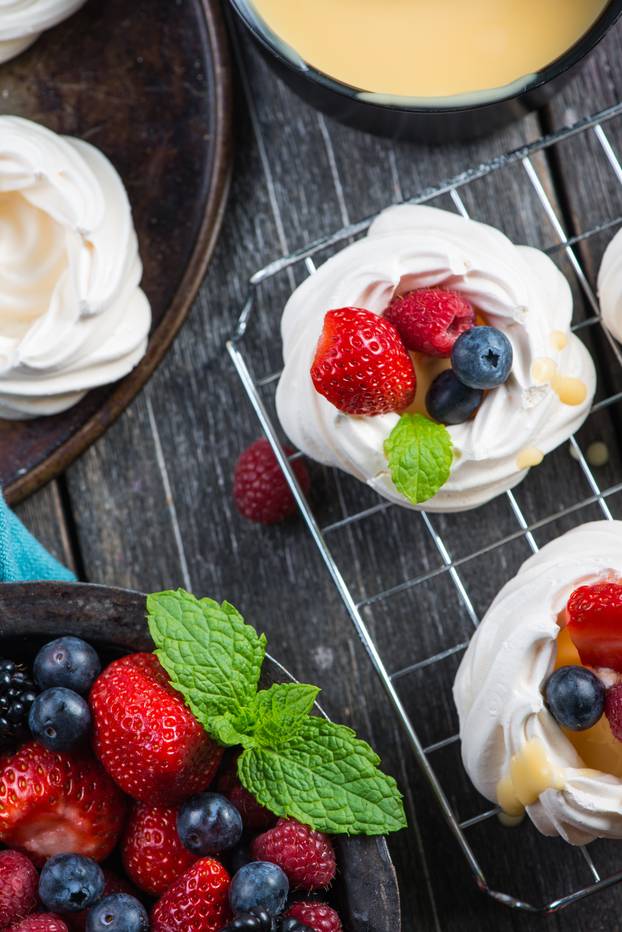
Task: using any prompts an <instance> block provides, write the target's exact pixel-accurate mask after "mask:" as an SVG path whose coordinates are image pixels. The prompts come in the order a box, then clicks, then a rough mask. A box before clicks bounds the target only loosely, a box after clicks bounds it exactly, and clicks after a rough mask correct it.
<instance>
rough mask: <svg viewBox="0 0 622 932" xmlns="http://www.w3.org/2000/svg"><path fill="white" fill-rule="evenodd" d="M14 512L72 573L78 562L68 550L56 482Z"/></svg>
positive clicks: (64, 515) (70, 545) (74, 555)
mask: <svg viewBox="0 0 622 932" xmlns="http://www.w3.org/2000/svg"><path fill="white" fill-rule="evenodd" d="M61 481H62V480H61ZM15 511H16V513H17V515H18V516H19V517H20V518H21V520H22V521H23V522H24V524H25V525H26V527H27V528H28V530H29V531H30V532H31V533H32V534H34V536H35V537H36V538H38V540H40V541H41V543H42V544H43V546H44V547H47V549H48V550H49V551H50V553H52V554H53V555H54V556H55V557H56V558H57V559H58V560H60V561H61V562H62V563H64V564H65V565H66V566H68V567H69V568H70V569H72V570H74V572H75V571H76V563H77V562H78V561H77V560H76V553H75V552H74V549H73V546H72V541H71V537H70V532H69V527H68V523H67V515H66V513H65V508H64V506H63V502H62V497H61V490H60V485H59V482H58V481H55V482H50V483H49V485H47V486H45V488H43V489H41V491H40V492H37V494H36V495H33V496H32V497H31V498H29V499H27V500H26V501H25V502H23V503H22V504H21V505H19V506H18V507H17V508H16V509H15Z"/></svg>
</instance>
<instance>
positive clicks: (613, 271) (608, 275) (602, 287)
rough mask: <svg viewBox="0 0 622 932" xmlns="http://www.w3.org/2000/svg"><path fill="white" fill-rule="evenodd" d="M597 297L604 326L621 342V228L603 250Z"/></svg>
mask: <svg viewBox="0 0 622 932" xmlns="http://www.w3.org/2000/svg"><path fill="white" fill-rule="evenodd" d="M598 297H599V299H600V310H601V314H602V319H603V323H604V325H605V327H606V328H607V330H608V331H609V332H610V333H611V334H612V335H613V336H614V337H615V338H616V340H619V341H620V342H622V230H619V232H618V233H616V235H615V236H614V237H613V239H612V240H611V242H610V243H609V245H608V246H607V248H606V250H605V254H604V256H603V261H602V262H601V265H600V269H599V272H598Z"/></svg>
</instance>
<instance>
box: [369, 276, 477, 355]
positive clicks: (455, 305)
mask: <svg viewBox="0 0 622 932" xmlns="http://www.w3.org/2000/svg"><path fill="white" fill-rule="evenodd" d="M384 317H385V319H386V320H390V321H391V323H392V324H393V325H394V326H395V327H396V328H397V330H398V332H399V334H400V336H401V338H402V340H403V341H404V345H405V346H406V348H407V349H409V350H413V351H415V352H418V353H426V354H427V355H428V356H444V357H447V356H449V355H450V354H451V351H452V348H453V345H454V343H455V342H456V340H457V339H458V337H459V336H460V334H461V333H464V332H465V330H470V329H471V327H472V326H473V324H474V323H475V310H474V309H473V305H472V304H471V303H470V301H467V300H466V298H464V297H463V296H462V295H461V294H459V293H458V292H457V291H449V290H448V289H447V288H418V289H417V290H416V291H409V292H408V294H405V295H402V296H400V297H395V298H393V300H392V301H391V303H390V304H389V306H388V308H387V309H386V310H385V312H384Z"/></svg>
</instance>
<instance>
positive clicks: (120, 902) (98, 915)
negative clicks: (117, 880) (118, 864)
mask: <svg viewBox="0 0 622 932" xmlns="http://www.w3.org/2000/svg"><path fill="white" fill-rule="evenodd" d="M85 928H86V932H148V929H149V916H148V915H147V910H146V909H145V907H144V906H143V904H142V903H140V902H139V901H138V900H137V899H136V897H134V896H130V895H129V893H111V894H110V895H109V896H105V897H104V898H103V900H100V901H99V903H98V904H97V905H96V906H94V907H93V908H92V909H90V910H89V912H88V915H87V917H86V927H85Z"/></svg>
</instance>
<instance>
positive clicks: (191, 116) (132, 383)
mask: <svg viewBox="0 0 622 932" xmlns="http://www.w3.org/2000/svg"><path fill="white" fill-rule="evenodd" d="M0 15H1V14H0ZM232 106H233V104H232V91H231V65H230V60H229V51H228V43H227V36H226V33H225V29H224V25H223V20H222V15H221V10H220V3H219V0H183V2H177V3H175V2H173V0H132V2H131V3H128V2H127V0H105V2H102V0H88V2H87V3H86V5H85V6H84V7H83V8H82V10H81V11H80V12H79V13H77V14H76V15H75V16H72V17H70V18H69V19H67V20H65V22H63V23H60V24H59V25H58V26H57V27H56V28H54V29H50V30H49V32H46V33H44V35H43V36H41V38H40V39H38V40H37V42H35V44H34V45H33V46H32V47H31V48H30V49H29V50H28V51H27V52H25V53H23V54H22V55H19V56H18V57H17V58H15V59H14V60H13V61H10V62H7V63H6V64H4V65H2V66H0V114H13V115H16V116H21V117H25V118H26V119H29V120H34V121H36V122H38V123H41V124H43V125H44V126H47V127H48V128H49V129H52V130H54V131H55V132H57V133H61V134H65V135H70V136H79V137H82V138H84V139H86V140H87V141H88V142H90V143H92V144H93V145H95V146H97V147H98V148H99V149H101V150H102V151H103V152H104V153H105V154H106V155H107V156H108V158H110V160H111V161H112V162H113V164H114V165H115V167H116V168H117V170H118V171H119V173H120V175H121V177H122V178H123V181H124V183H125V186H126V188H127V191H128V194H129V197H130V202H131V204H132V212H133V215H134V223H135V226H136V230H137V233H138V241H139V245H140V253H141V257H142V260H143V267H144V273H143V281H142V287H143V288H144V290H145V292H146V294H147V296H148V298H149V300H150V302H151V309H152V314H153V324H152V328H151V333H150V335H149V345H148V348H147V353H146V355H145V356H144V358H143V359H142V360H141V362H140V363H139V364H138V366H136V368H135V369H134V370H133V371H132V372H131V373H130V374H129V375H128V376H126V378H124V379H122V380H121V381H120V382H116V383H114V384H111V385H106V386H104V387H102V388H98V389H94V390H93V391H90V392H88V394H87V395H86V396H85V397H84V398H83V399H82V401H80V402H79V403H78V404H77V405H74V406H73V407H72V408H69V410H68V411H64V412H62V413H61V414H56V415H52V416H50V417H40V418H35V419H34V420H28V421H6V420H0V486H1V487H2V489H3V491H4V494H5V496H6V498H7V499H8V501H9V502H10V503H12V504H14V503H15V502H18V501H20V500H21V499H22V498H24V497H25V496H27V495H30V494H31V493H32V492H34V491H35V490H36V489H38V488H39V487H40V486H41V485H43V484H44V483H46V482H48V481H49V480H50V479H52V478H53V477H54V476H56V475H57V474H58V473H59V472H61V471H62V470H63V469H65V468H66V467H67V466H68V465H69V464H70V463H71V462H72V461H73V460H74V459H75V458H76V457H77V456H79V455H80V454H81V453H82V452H83V451H84V450H85V449H86V448H87V447H88V446H89V445H90V444H91V443H92V442H93V441H94V440H96V439H97V438H98V437H99V436H100V435H101V434H102V433H103V432H104V431H105V430H106V429H107V428H108V427H109V426H110V424H112V423H113V422H114V421H115V420H116V418H117V417H118V416H119V414H121V412H122V411H123V410H124V408H125V407H126V406H127V405H128V404H129V402H130V401H131V400H132V398H133V397H134V396H135V395H136V393H137V392H138V391H139V389H141V388H142V386H143V385H144V384H145V382H146V381H147V379H148V378H149V377H150V376H151V375H152V373H153V371H154V370H155V368H156V366H158V365H159V363H160V362H161V361H162V359H163V358H164V355H165V353H166V351H167V349H168V348H169V346H170V344H171V342H172V340H173V338H174V336H175V334H176V333H177V331H178V330H179V328H180V327H181V325H182V323H183V321H184V320H185V318H186V316H187V314H188V312H189V310H190V308H191V306H192V302H193V300H194V298H195V296H196V293H197V291H198V289H199V285H200V284H201V281H202V280H203V276H204V274H205V270H206V267H207V263H208V260H209V258H210V255H211V253H212V250H213V247H214V244H215V242H216V237H217V235H218V231H219V229H220V223H221V220H222V216H223V213H224V208H225V203H226V196H227V191H228V185H229V176H230V172H231V166H232V149H231V126H232Z"/></svg>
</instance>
